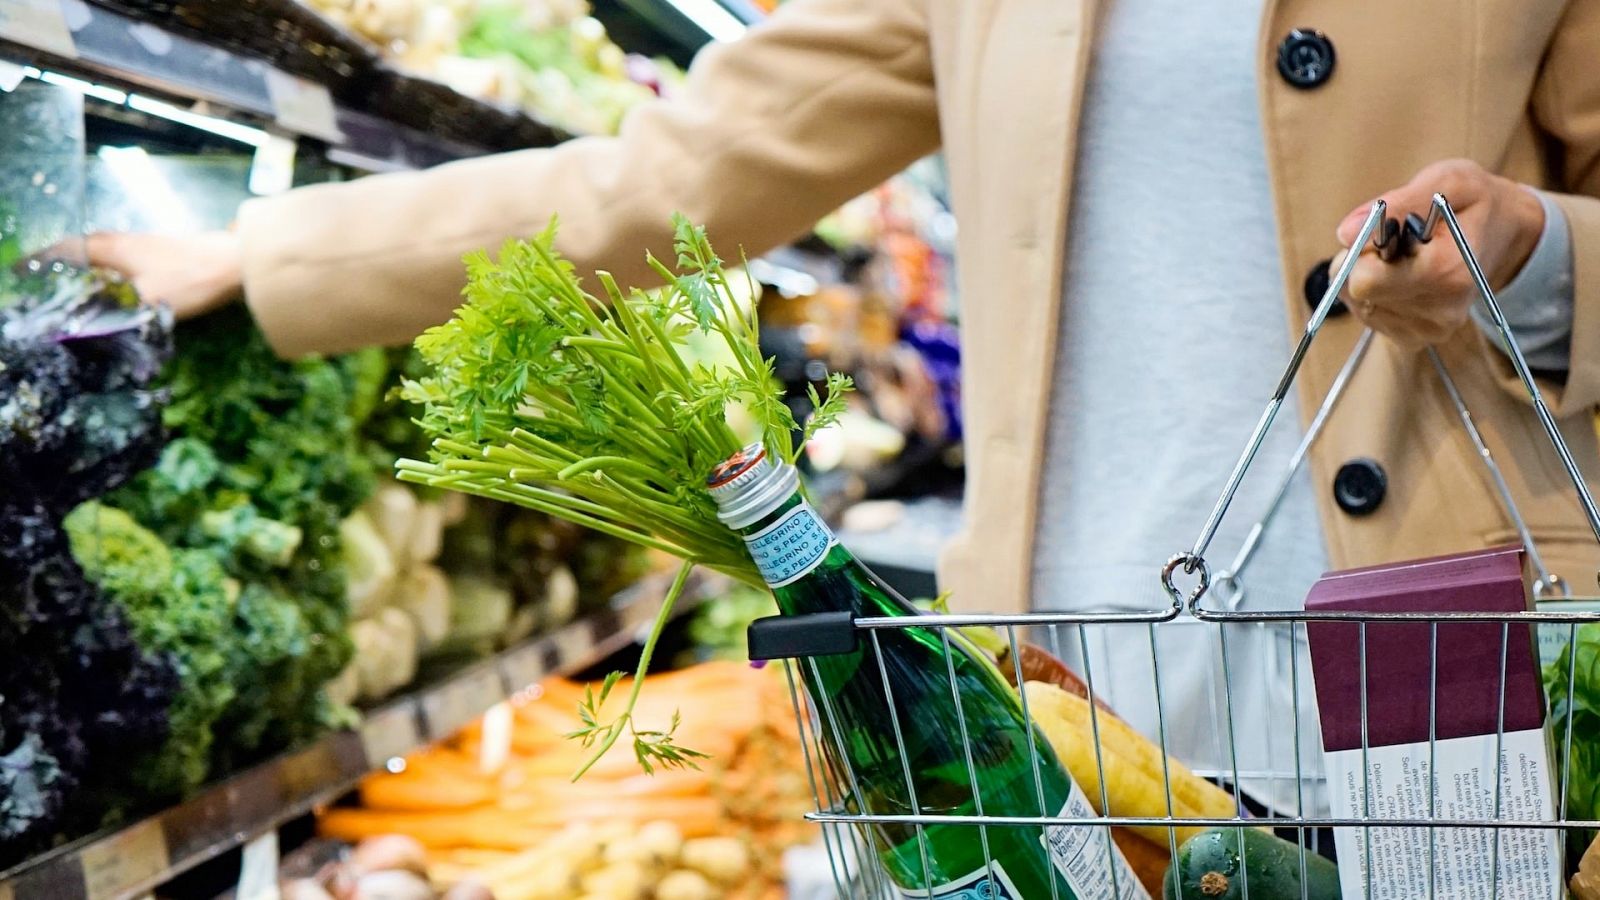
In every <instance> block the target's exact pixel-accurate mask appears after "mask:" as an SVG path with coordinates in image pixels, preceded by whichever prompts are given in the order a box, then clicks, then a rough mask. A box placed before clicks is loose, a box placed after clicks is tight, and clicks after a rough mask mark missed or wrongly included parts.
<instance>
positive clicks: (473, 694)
mask: <svg viewBox="0 0 1600 900" xmlns="http://www.w3.org/2000/svg"><path fill="white" fill-rule="evenodd" d="M668 584H669V581H668V580H667V579H660V578H650V579H646V580H644V581H642V582H640V583H639V584H638V585H635V586H634V587H633V588H631V589H629V590H627V591H624V592H623V593H622V594H620V595H619V596H618V597H617V598H616V599H615V600H614V601H613V602H612V603H611V605H610V606H609V607H608V608H606V609H604V610H602V611H600V612H597V613H594V614H591V615H589V616H587V617H584V618H581V619H578V620H577V621H574V622H572V623H571V624H568V625H566V626H564V627H562V628H559V629H557V630H555V631H553V632H551V633H549V634H545V635H542V636H540V637H536V638H532V639H529V640H527V641H524V642H522V643H520V644H518V645H516V646H514V647H511V648H509V649H506V650H504V651H502V652H500V653H498V654H496V655H495V656H493V657H490V658H488V659H485V660H482V661H479V662H475V663H472V664H470V665H468V666H466V667H464V668H462V669H460V670H458V671H456V672H454V673H452V674H450V675H448V676H446V677H444V678H443V679H441V680H438V681H436V682H434V683H432V684H429V685H425V686H421V687H419V688H416V689H415V690H413V691H412V692H410V693H408V694H406V695H404V696H401V697H399V698H396V699H393V700H390V701H387V702H386V703H384V704H383V705H381V706H379V707H377V708H376V709H373V710H371V711H369V712H367V713H365V715H364V716H363V721H362V723H361V725H360V726H359V727H358V728H356V729H353V730H346V731H339V732H334V733H332V734H329V735H327V736H326V737H324V738H322V739H320V740H318V741H316V742H315V743H312V744H310V745H309V746H306V747H302V748H300V749H297V750H292V751H290V752H288V753H285V754H283V755H281V756H279V757H277V758H275V759H272V760H270V761H268V762H265V763H262V764H261V765H258V766H256V767H254V768H252V769H247V770H245V771H244V772H241V773H239V774H236V775H234V776H232V777H230V778H228V779H226V780H224V781H221V782H219V783H217V784H215V785H213V786H211V787H209V788H207V789H206V790H204V791H203V792H201V793H200V794H198V795H196V796H194V797H192V798H190V799H189V800H186V801H184V802H183V803H180V804H178V805H177V806H174V807H171V808H169V809H167V810H165V811H163V812H160V813H157V814H155V815H153V816H150V817H149V818H146V819H143V820H141V821H138V822H135V823H133V824H132V825H129V826H127V827H125V828H120V829H118V830H115V831H112V832H109V833H102V834H98V835H92V836H90V837H87V838H84V839H82V840H80V841H77V842H74V843H72V844H68V845H66V846H64V847H61V848H59V849H57V850H54V851H51V852H50V853H47V854H44V855H42V856H39V857H36V858H34V859H32V860H29V861H27V862H25V863H23V864H21V865H19V866H17V867H16V868H14V869H11V870H9V871H7V872H0V900H121V898H132V897H139V896H143V895H144V894H145V893H147V892H149V891H151V890H152V889H154V888H155V887H157V886H159V885H161V884H164V883H165V882H167V881H169V880H170V879H172V878H173V877H175V876H177V875H180V874H182V873H183V872H186V871H188V870H189V869H191V868H193V867H195V866H197V865H199V864H201V863H203V862H206V861H207V860H210V859H212V858H214V857H216V856H218V855H220V854H222V853H224V852H226V851H228V850H230V849H232V848H234V847H237V846H240V845H241V844H243V843H245V842H246V841H249V840H252V839H253V838H255V837H257V836H259V835H261V834H263V833H265V832H267V831H269V830H273V829H276V828H277V827H278V826H280V825H282V824H283V823H285V822H288V821H290V820H292V819H295V818H298V817H299V816H302V815H305V814H306V813H307V812H309V811H310V810H311V809H313V808H314V807H316V806H318V805H319V804H324V803H328V802H331V801H333V800H335V799H337V798H338V797H339V796H340V795H342V794H344V793H346V792H347V791H349V790H350V789H351V788H352V787H354V786H355V784H356V782H357V781H358V780H360V778H361V777H362V776H363V775H365V774H367V773H368V772H371V771H374V770H376V769H379V768H382V767H383V766H384V765H385V764H387V763H388V762H389V760H391V759H393V758H395V757H397V756H401V755H404V754H405V753H407V752H409V751H411V750H413V749H415V748H417V747H421V746H424V745H426V744H429V743H433V742H435V741H439V740H442V739H444V738H446V737H449V736H450V735H451V734H453V733H455V732H456V731H457V730H459V729H460V728H461V727H462V726H464V725H466V724H468V723H470V722H472V721H473V720H475V719H476V718H477V717H478V716H480V715H482V714H483V713H484V711H486V710H487V709H489V707H491V706H493V705H495V704H496V703H499V702H501V701H503V700H506V699H507V698H509V697H510V696H512V694H514V693H515V692H517V691H519V690H521V689H522V688H524V687H526V686H528V685H531V684H533V683H535V682H537V681H539V680H540V679H541V678H544V677H545V676H547V675H562V674H571V673H574V672H578V671H581V670H583V669H586V668H588V667H590V666H592V665H594V664H595V663H597V662H599V661H600V660H602V659H604V658H606V657H608V656H610V655H611V654H613V653H615V652H617V651H618V650H621V649H623V648H624V647H627V646H628V645H629V644H631V643H633V642H634V641H635V640H636V639H637V638H638V637H639V635H640V632H641V630H642V629H643V628H645V627H646V626H647V625H648V624H649V622H650V621H651V620H652V619H653V618H654V617H655V615H656V613H657V611H658V610H659V608H660V605H661V601H662V599H663V597H664V596H665V594H666V591H667V587H668ZM719 585H720V579H718V578H717V577H715V576H701V575H699V574H697V575H696V576H695V578H694V579H693V580H692V581H691V582H690V584H689V586H688V588H687V589H686V591H685V592H684V595H683V597H682V598H681V599H680V600H679V602H678V605H677V607H676V608H675V609H674V615H681V614H683V613H685V612H688V611H689V610H691V609H693V608H694V607H695V606H696V605H698V604H699V603H700V602H702V601H704V600H706V599H707V598H709V597H711V596H715V593H716V590H717V588H718V586H719Z"/></svg>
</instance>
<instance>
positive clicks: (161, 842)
mask: <svg viewBox="0 0 1600 900" xmlns="http://www.w3.org/2000/svg"><path fill="white" fill-rule="evenodd" d="M79 862H80V863H81V864H82V865H83V888H84V893H85V895H86V896H87V897H88V898H89V900H112V898H113V897H126V896H128V895H129V894H130V893H131V892H132V891H133V889H135V888H137V887H141V886H144V885H148V884H151V883H154V882H156V881H159V880H160V879H161V876H162V875H163V874H164V873H165V872H166V871H167V865H168V860H167V837H166V835H165V834H164V833H163V832H162V830H161V823H160V822H157V821H155V820H153V819H147V820H145V821H143V822H140V823H139V824H137V825H134V826H132V827H130V828H125V829H123V830H122V831H119V832H117V833H116V834H114V835H112V836H110V837H108V838H106V839H105V840H103V841H97V842H95V843H94V844H91V845H89V846H88V847H85V848H84V850H83V853H82V854H80V855H79Z"/></svg>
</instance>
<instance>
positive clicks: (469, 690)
mask: <svg viewBox="0 0 1600 900" xmlns="http://www.w3.org/2000/svg"><path fill="white" fill-rule="evenodd" d="M504 699H505V689H504V687H503V686H502V685H501V684H500V673H499V672H497V671H496V670H495V669H494V668H493V667H484V668H481V669H477V670H476V671H473V672H470V673H468V674H466V675H464V676H462V677H461V678H458V679H457V680H455V681H452V682H450V683H449V684H446V685H444V686H443V687H440V688H439V689H437V690H435V691H433V692H432V693H430V694H427V695H426V696H424V697H423V698H422V714H423V715H424V716H426V717H427V721H428V737H430V738H433V739H434V740H443V739H444V738H447V737H449V736H450V735H452V734H455V733H456V732H457V731H460V730H461V728H462V727H463V726H465V725H466V724H467V723H469V722H471V721H472V720H473V719H476V718H477V717H478V716H481V715H483V712H484V710H486V709H488V708H489V707H491V706H493V705H495V704H496V703H499V702H500V701H501V700H504Z"/></svg>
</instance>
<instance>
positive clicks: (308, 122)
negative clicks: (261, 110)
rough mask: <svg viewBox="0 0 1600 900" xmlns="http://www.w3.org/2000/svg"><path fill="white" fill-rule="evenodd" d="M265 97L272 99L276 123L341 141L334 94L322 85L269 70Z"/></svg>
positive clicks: (300, 131)
mask: <svg viewBox="0 0 1600 900" xmlns="http://www.w3.org/2000/svg"><path fill="white" fill-rule="evenodd" d="M267 96H268V97H270V98H271V99H272V113H273V116H274V117H275V118H276V119H277V120H278V124H279V125H282V126H283V127H285V128H287V129H289V130H290V131H296V132H299V133H300V134H306V135H310V136H311V137H316V138H322V139H323V140H325V141H329V142H331V143H335V144H337V143H339V142H340V141H343V140H344V134H343V133H341V132H340V131H339V118H338V115H337V114H336V113H335V112H334V108H333V95H332V94H329V93H328V89H327V88H325V87H323V86H322V85H320V84H317V83H316V82H313V81H307V80H305V79H304V78H298V77H296V76H294V75H290V74H289V73H287V72H280V71H278V70H277V69H268V70H267Z"/></svg>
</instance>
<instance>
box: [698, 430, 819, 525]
mask: <svg viewBox="0 0 1600 900" xmlns="http://www.w3.org/2000/svg"><path fill="white" fill-rule="evenodd" d="M799 489H800V473H798V472H796V471H795V468H794V466H791V465H789V464H788V463H784V462H780V463H776V464H774V462H773V461H772V460H771V459H769V458H768V456H767V450H766V447H764V446H763V445H762V444H760V443H759V442H758V443H754V444H750V445H748V446H746V447H745V448H744V449H743V450H740V451H739V452H738V453H735V454H734V455H732V456H730V457H728V458H727V459H725V460H723V461H722V463H721V464H720V465H718V466H717V467H716V468H715V469H713V470H712V471H711V474H710V475H709V476H707V478H706V490H707V491H708V492H709V493H710V494H711V499H713V500H715V501H717V518H718V519H719V520H720V521H721V522H722V524H724V525H726V526H728V527H729V528H736V529H737V528H744V527H746V526H748V525H752V524H754V523H756V522H759V521H761V519H762V518H763V517H764V516H766V515H767V514H769V513H771V512H772V511H773V510H775V509H777V508H778V507H779V506H781V505H783V503H784V501H786V500H788V499H789V498H790V497H792V496H794V492H795V491H797V490H799Z"/></svg>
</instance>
